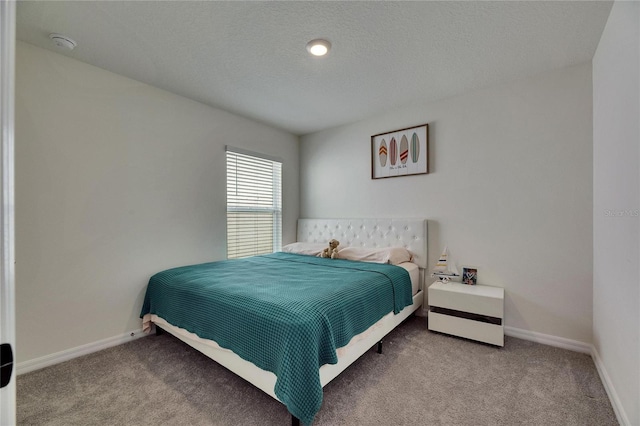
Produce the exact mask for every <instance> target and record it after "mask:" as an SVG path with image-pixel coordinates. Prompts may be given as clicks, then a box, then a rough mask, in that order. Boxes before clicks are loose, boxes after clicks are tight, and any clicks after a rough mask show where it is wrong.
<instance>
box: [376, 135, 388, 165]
mask: <svg viewBox="0 0 640 426" xmlns="http://www.w3.org/2000/svg"><path fill="white" fill-rule="evenodd" d="M378 158H379V159H380V167H384V166H386V165H387V142H385V140H384V139H382V142H380V148H379V149H378Z"/></svg>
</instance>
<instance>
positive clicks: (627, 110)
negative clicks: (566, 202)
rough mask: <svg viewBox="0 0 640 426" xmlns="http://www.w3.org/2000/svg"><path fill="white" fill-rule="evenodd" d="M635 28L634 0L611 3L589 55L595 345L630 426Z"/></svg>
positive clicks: (639, 297)
mask: <svg viewBox="0 0 640 426" xmlns="http://www.w3.org/2000/svg"><path fill="white" fill-rule="evenodd" d="M639 28H640V3H636V2H616V3H614V5H613V8H612V9H611V14H610V15H609V20H608V21H607V25H606V27H605V29H604V32H603V34H602V38H601V39H600V44H599V45H598V49H597V51H596V54H595V56H594V58H593V166H594V167H593V236H594V247H593V249H594V251H593V335H594V346H595V348H596V351H597V352H598V354H599V357H600V359H601V363H602V366H601V368H602V369H604V371H605V379H608V380H610V385H611V386H612V389H613V390H614V392H615V394H614V395H612V400H614V401H613V402H614V407H616V403H619V404H620V405H621V406H622V409H621V410H619V411H618V417H619V419H620V420H621V422H622V423H623V424H629V425H638V424H640V335H639V333H640V314H639V312H640V291H639V287H640V262H639V260H640V259H639V256H640V250H639V247H638V245H639V238H640V223H639V222H640V218H639V217H638V212H639V209H640V172H639V171H638V169H639V167H640V149H639V145H640V128H639V126H640V124H639V122H640V119H639V117H640V105H639V103H640V101H639V98H640V82H639V80H640V72H639V69H638V68H639V63H640V41H639V37H640V30H639ZM616 394H617V395H616ZM616 399H617V400H618V401H616Z"/></svg>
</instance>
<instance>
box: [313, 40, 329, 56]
mask: <svg viewBox="0 0 640 426" xmlns="http://www.w3.org/2000/svg"><path fill="white" fill-rule="evenodd" d="M329 49H331V43H329V42H328V41H327V40H323V39H320V38H319V39H316V40H311V41H310V42H309V43H307V50H308V51H309V53H311V54H312V55H313V56H324V55H326V54H327V53H329Z"/></svg>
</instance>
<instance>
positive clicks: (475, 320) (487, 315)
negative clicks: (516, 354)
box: [429, 281, 504, 346]
mask: <svg viewBox="0 0 640 426" xmlns="http://www.w3.org/2000/svg"><path fill="white" fill-rule="evenodd" d="M429 307H430V308H429V330H433V331H439V332H442V333H447V334H452V335H455V336H460V337H465V338H467V339H472V340H477V341H480V342H485V343H490V344H492V345H497V346H504V289H502V288H499V287H490V286H486V285H474V286H470V285H466V284H461V283H453V282H450V283H442V282H439V281H436V282H435V283H433V284H431V285H430V286H429Z"/></svg>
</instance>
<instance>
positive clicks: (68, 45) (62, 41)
mask: <svg viewBox="0 0 640 426" xmlns="http://www.w3.org/2000/svg"><path fill="white" fill-rule="evenodd" d="M49 38H50V39H51V40H53V42H54V43H55V44H56V46H58V47H60V48H62V49H67V50H73V49H74V48H75V47H76V46H77V45H78V43H76V42H75V40H73V39H71V38H69V37H67V36H66V35H62V34H55V33H53V34H49Z"/></svg>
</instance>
